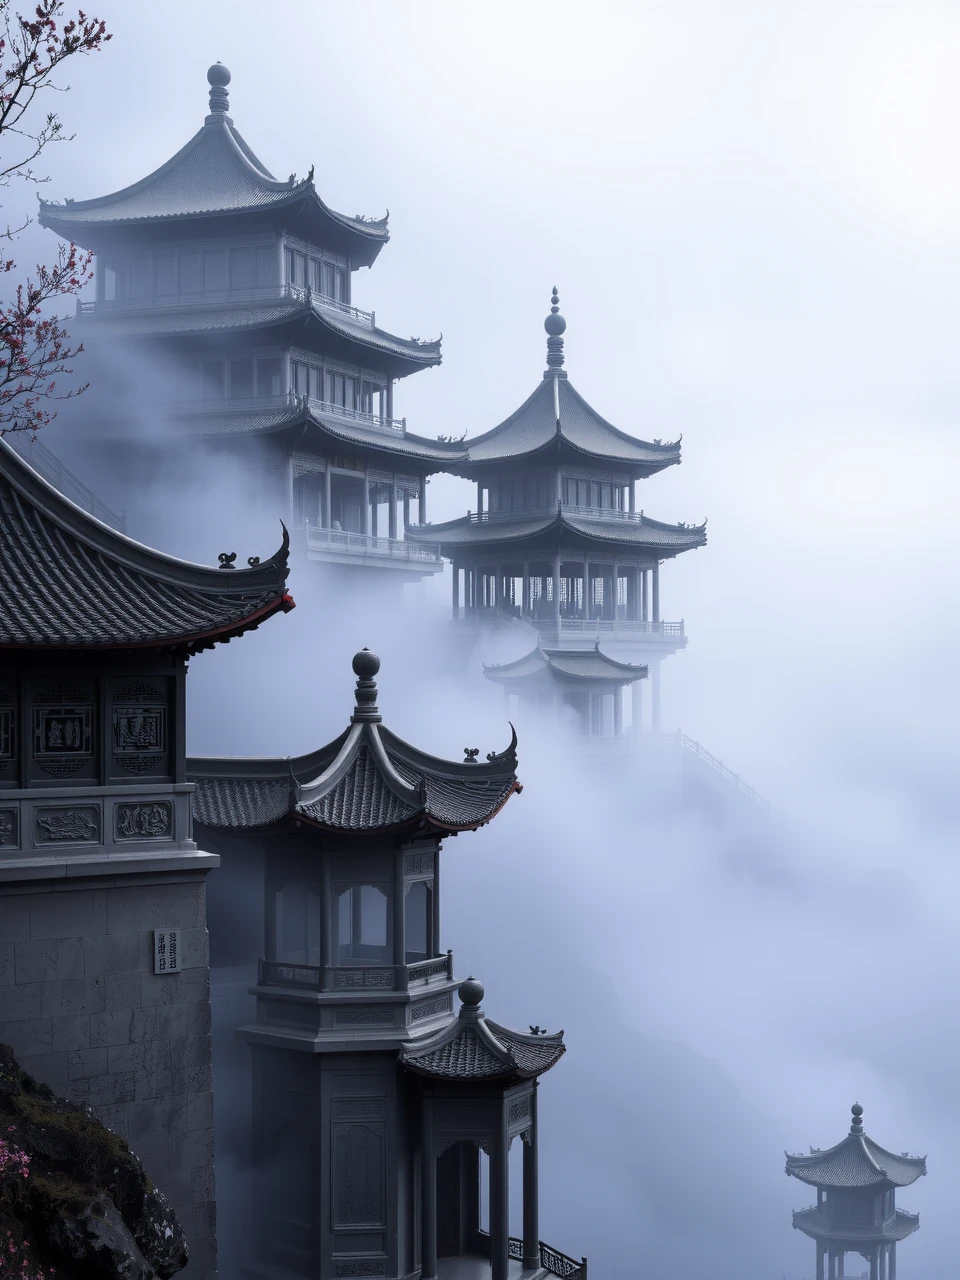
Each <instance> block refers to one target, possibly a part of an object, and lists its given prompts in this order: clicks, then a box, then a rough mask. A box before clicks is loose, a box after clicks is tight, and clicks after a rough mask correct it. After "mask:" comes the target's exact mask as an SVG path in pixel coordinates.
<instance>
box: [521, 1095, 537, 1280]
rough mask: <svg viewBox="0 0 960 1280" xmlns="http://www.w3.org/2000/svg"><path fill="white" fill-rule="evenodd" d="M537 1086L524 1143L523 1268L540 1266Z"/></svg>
mask: <svg viewBox="0 0 960 1280" xmlns="http://www.w3.org/2000/svg"><path fill="white" fill-rule="evenodd" d="M537 1177H538V1175H537V1085H536V1082H534V1085H533V1094H532V1096H531V1098H530V1128H529V1129H528V1130H527V1132H526V1133H525V1134H524V1143H523V1268H524V1270H525V1271H535V1270H536V1269H537V1268H538V1267H539V1266H540V1207H539V1188H538V1186H537Z"/></svg>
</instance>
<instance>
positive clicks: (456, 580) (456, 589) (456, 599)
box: [452, 564, 460, 618]
mask: <svg viewBox="0 0 960 1280" xmlns="http://www.w3.org/2000/svg"><path fill="white" fill-rule="evenodd" d="M452 568H453V574H452V577H453V616H454V617H455V618H459V617H460V567H459V565H456V564H455V565H453V566H452Z"/></svg>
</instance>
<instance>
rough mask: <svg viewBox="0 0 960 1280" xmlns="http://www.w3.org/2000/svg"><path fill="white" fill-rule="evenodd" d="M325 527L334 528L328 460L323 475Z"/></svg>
mask: <svg viewBox="0 0 960 1280" xmlns="http://www.w3.org/2000/svg"><path fill="white" fill-rule="evenodd" d="M323 527H324V528H325V529H332V528H333V507H332V504H331V499H330V461H329V459H328V460H327V469H326V471H325V472H324V473H323Z"/></svg>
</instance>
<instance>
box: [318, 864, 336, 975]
mask: <svg viewBox="0 0 960 1280" xmlns="http://www.w3.org/2000/svg"><path fill="white" fill-rule="evenodd" d="M334 906H335V904H334V901H333V876H332V874H331V871H330V859H329V858H324V860H323V872H322V880H321V888H320V926H321V927H320V963H321V964H322V965H323V973H322V975H321V978H320V983H321V989H322V990H323V991H328V990H330V989H331V988H332V986H333V975H332V974H331V972H330V970H331V969H332V968H333V966H334V965H335V964H336V957H335V955H334V951H333V922H334V920H335V919H336V912H335V909H334Z"/></svg>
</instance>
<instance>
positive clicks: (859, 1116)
mask: <svg viewBox="0 0 960 1280" xmlns="http://www.w3.org/2000/svg"><path fill="white" fill-rule="evenodd" d="M850 1114H851V1116H852V1117H853V1120H852V1122H851V1124H850V1132H851V1133H852V1134H854V1135H855V1136H857V1137H859V1135H860V1134H861V1133H863V1107H861V1105H860V1103H859V1102H855V1103H854V1104H853V1106H852V1107H851V1108H850Z"/></svg>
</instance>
